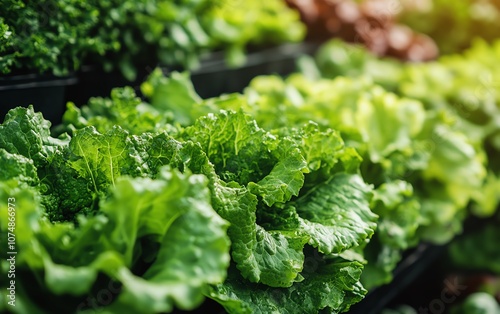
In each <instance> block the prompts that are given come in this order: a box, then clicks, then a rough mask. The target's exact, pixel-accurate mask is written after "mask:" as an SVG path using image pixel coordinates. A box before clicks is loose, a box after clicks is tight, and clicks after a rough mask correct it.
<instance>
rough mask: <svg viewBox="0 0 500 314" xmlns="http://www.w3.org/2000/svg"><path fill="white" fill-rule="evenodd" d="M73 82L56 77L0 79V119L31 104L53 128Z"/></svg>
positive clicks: (57, 121) (71, 78)
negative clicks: (16, 109) (12, 110)
mask: <svg viewBox="0 0 500 314" xmlns="http://www.w3.org/2000/svg"><path fill="white" fill-rule="evenodd" d="M77 82H78V79H77V78H76V76H74V75H68V76H64V77H56V76H53V75H38V74H24V75H15V76H8V77H0V117H1V119H2V120H3V118H4V116H5V115H6V114H7V112H8V111H9V110H10V109H12V108H15V107H18V106H23V107H27V106H28V105H30V104H32V105H33V106H34V108H35V110H36V111H40V112H42V113H43V115H44V117H45V118H46V119H47V120H50V121H51V122H52V123H53V124H57V123H59V122H60V121H61V117H62V114H63V113H64V109H65V95H66V91H67V88H68V86H72V85H75V84H76V83H77Z"/></svg>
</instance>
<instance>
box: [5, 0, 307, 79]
mask: <svg viewBox="0 0 500 314" xmlns="http://www.w3.org/2000/svg"><path fill="white" fill-rule="evenodd" d="M0 11H1V12H5V14H4V15H3V16H2V19H1V20H0V35H1V36H0V43H2V46H1V47H2V48H0V49H1V50H0V72H1V73H4V74H6V73H10V72H11V71H14V72H15V71H18V72H19V71H35V72H37V73H45V72H47V73H53V74H55V75H65V74H68V73H69V72H71V71H75V70H78V69H80V68H81V66H82V64H84V63H97V64H99V65H102V67H103V68H104V69H105V70H107V71H109V70H112V69H114V68H117V67H118V68H119V69H120V70H121V72H122V73H123V75H124V76H125V77H126V78H127V79H129V80H133V79H135V77H136V75H137V70H138V68H146V67H148V66H156V65H157V64H162V65H164V66H169V67H170V66H171V67H184V68H194V67H196V66H197V65H198V63H199V60H200V58H201V57H202V55H203V54H205V53H206V52H209V51H214V50H226V51H227V52H228V53H227V56H228V60H229V61H230V62H229V63H230V64H231V65H239V64H241V62H243V61H244V52H245V49H246V47H247V46H248V45H250V44H256V45H258V44H261V45H262V44H277V43H282V42H287V41H299V40H301V39H302V37H303V35H304V29H303V26H302V24H301V23H300V21H299V17H298V13H296V12H294V11H292V10H291V9H289V8H287V7H286V6H285V4H284V3H282V2H281V1H279V0H271V1H260V2H258V3H257V2H248V1H241V3H233V2H231V1H220V0H185V1H170V0H140V1H117V0H105V1H97V0H92V1H80V0H64V1H54V0H43V1H36V2H28V3H25V2H22V1H19V0H6V1H2V3H1V4H0ZM278 14H279V16H280V18H279V19H278V18H277V16H278Z"/></svg>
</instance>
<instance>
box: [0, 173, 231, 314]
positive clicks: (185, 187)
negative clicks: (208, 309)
mask: <svg viewBox="0 0 500 314" xmlns="http://www.w3.org/2000/svg"><path fill="white" fill-rule="evenodd" d="M0 187H1V188H0V194H1V197H2V198H1V199H2V200H1V201H0V202H2V206H4V207H5V208H6V207H7V204H6V203H5V202H6V200H7V199H8V198H9V197H14V198H15V199H16V205H17V206H18V209H17V222H18V223H17V226H16V233H17V235H18V237H17V248H18V251H19V254H18V256H17V265H16V266H17V269H18V273H19V274H20V276H27V277H21V278H19V281H18V282H19V285H20V286H21V290H20V291H23V292H24V290H26V295H25V294H23V293H20V296H19V299H20V300H21V301H22V303H23V304H25V303H31V302H33V303H36V304H38V305H37V306H39V307H41V308H44V307H45V308H48V309H50V308H52V311H57V310H56V309H54V307H55V308H59V310H63V311H74V310H76V309H78V310H90V309H93V310H96V309H95V308H92V306H93V305H92V303H91V302H88V300H89V299H85V298H86V296H88V297H89V298H93V297H94V296H93V293H95V292H92V291H94V289H96V288H97V289H98V290H97V291H99V287H100V286H101V288H102V289H106V285H107V284H108V282H109V281H110V280H112V281H115V282H116V284H114V285H113V286H114V287H117V289H115V290H114V291H113V292H112V294H113V296H112V298H113V299H115V300H114V302H113V303H112V304H111V305H109V311H114V312H117V311H118V312H120V309H127V310H126V311H125V312H128V313H131V312H136V313H137V312H141V313H157V312H169V311H171V310H172V309H173V307H174V306H176V307H179V308H182V309H193V308H194V307H196V306H198V305H199V304H200V303H201V302H202V300H203V294H202V292H203V290H204V289H205V287H206V285H207V284H216V283H219V282H221V281H223V280H224V278H225V276H226V268H227V266H228V264H229V254H228V250H229V240H228V238H227V236H226V232H225V230H226V228H227V223H226V222H225V221H224V220H222V219H221V218H220V217H219V216H218V215H217V214H216V213H215V212H214V210H213V209H212V207H211V205H210V197H209V190H208V189H207V179H206V178H205V177H203V176H200V175H189V174H181V173H179V172H178V171H177V170H170V169H168V168H162V169H161V170H160V172H159V174H158V176H157V178H156V179H147V178H135V179H134V178H130V177H120V178H118V179H117V180H116V182H115V186H114V187H113V188H111V190H110V192H109V197H108V198H106V199H102V200H101V202H100V208H101V212H100V213H99V214H97V215H96V216H94V217H88V218H81V219H80V222H79V226H78V227H76V226H75V225H74V224H72V223H57V224H52V223H50V222H48V221H47V220H45V219H44V218H43V216H42V210H41V208H40V199H39V193H38V191H36V190H35V189H33V188H29V187H27V186H24V185H18V183H17V182H16V181H15V180H11V181H5V182H2V183H0ZM2 213H3V214H2V216H1V218H2V219H1V220H2V227H1V228H2V237H5V235H6V232H7V230H6V226H7V224H6V223H5V222H6V220H7V214H6V211H2ZM151 247H157V250H153V252H151V251H148V250H151ZM154 251H157V253H154ZM151 254H153V256H155V257H154V258H153V259H152V261H145V259H146V257H147V256H148V255H151ZM2 260H3V261H2V264H3V267H4V266H5V259H4V258H3V259H2ZM141 261H142V262H141ZM144 263H145V264H144ZM138 265H139V266H140V265H147V266H146V267H145V270H144V271H145V272H144V274H143V275H142V277H139V276H138V275H137V274H135V271H137V270H138V269H137V267H139V266H138ZM134 269H135V271H134ZM100 274H104V275H106V277H107V278H108V281H107V282H105V286H104V287H102V281H101V280H100V279H99V278H100V276H101V275H100ZM30 275H34V276H36V277H38V278H39V281H38V282H37V284H36V285H34V286H31V285H30V284H28V282H29V279H28V278H30V277H29V276H30ZM23 278H24V279H23ZM120 286H121V288H120ZM48 292H50V293H52V295H50V294H49V299H48V300H50V297H52V296H53V295H60V294H70V295H72V296H71V297H70V298H68V300H67V303H64V302H58V304H57V305H54V304H50V303H49V302H48V300H43V299H40V297H38V298H34V299H33V300H31V298H32V294H33V293H42V294H43V295H45V294H47V293H48ZM28 300H29V301H28ZM20 303H21V302H20ZM100 305H107V303H106V304H100ZM26 306H28V305H26ZM30 306H31V305H30ZM22 308H23V307H21V309H22ZM19 313H22V310H21V312H19Z"/></svg>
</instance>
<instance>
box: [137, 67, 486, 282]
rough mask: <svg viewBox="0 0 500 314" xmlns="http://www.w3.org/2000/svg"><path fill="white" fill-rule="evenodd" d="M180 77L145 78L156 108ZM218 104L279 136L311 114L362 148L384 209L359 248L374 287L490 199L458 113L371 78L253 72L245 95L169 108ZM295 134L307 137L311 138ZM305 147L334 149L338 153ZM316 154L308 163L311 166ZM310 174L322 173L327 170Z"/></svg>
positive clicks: (479, 155)
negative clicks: (411, 252)
mask: <svg viewBox="0 0 500 314" xmlns="http://www.w3.org/2000/svg"><path fill="white" fill-rule="evenodd" d="M175 80H177V79H176V78H175V77H174V76H173V77H171V78H164V77H161V74H160V73H159V72H154V73H153V74H152V76H151V77H150V79H149V80H148V81H147V82H146V83H144V85H143V91H144V92H145V94H146V95H147V96H148V97H150V99H151V100H152V105H153V106H154V107H157V108H166V107H168V104H166V102H163V101H158V99H159V97H158V95H164V94H165V91H166V90H168V88H169V86H171V85H172V83H173V81H175ZM187 86H189V85H187ZM186 89H187V90H189V88H186ZM220 108H224V109H233V110H240V109H242V110H244V111H245V112H248V113H250V114H251V115H252V117H254V118H255V119H256V120H257V122H258V123H259V125H260V126H262V127H263V128H264V129H267V130H271V133H273V134H282V133H283V132H285V133H286V130H288V129H290V126H300V125H304V124H306V123H308V121H315V122H316V123H318V126H317V127H318V128H319V130H323V131H324V130H326V129H328V128H334V129H336V130H339V131H340V133H341V134H342V138H343V139H344V140H345V142H346V146H347V147H351V148H355V149H356V150H357V151H358V152H359V153H360V155H361V157H362V162H361V165H360V169H361V173H362V175H363V177H364V179H365V180H367V181H368V182H370V183H372V184H374V186H375V187H376V189H375V193H374V198H373V199H372V201H371V208H372V210H373V211H374V212H375V213H377V214H378V215H379V216H380V219H379V222H378V230H377V232H376V234H375V236H374V239H373V240H372V241H371V242H370V243H369V244H368V245H367V246H366V248H364V249H363V253H364V255H365V258H366V259H367V260H368V264H367V265H366V268H367V271H366V272H364V273H363V277H364V283H365V285H366V286H367V287H368V288H371V287H375V286H377V285H380V284H382V283H385V282H388V281H389V280H390V279H391V272H392V270H393V269H394V267H395V266H396V264H397V262H398V261H399V260H400V258H401V254H402V252H403V250H406V249H408V248H409V247H412V246H414V245H416V244H417V243H419V241H422V240H425V241H432V242H436V243H444V242H447V241H449V240H450V239H451V238H452V237H453V236H454V235H455V234H457V233H458V232H460V230H461V227H462V221H463V219H464V218H465V215H466V210H465V208H466V206H467V204H468V203H469V202H470V201H471V200H472V199H478V197H484V196H483V195H482V194H481V192H480V191H481V188H482V187H488V186H489V180H490V177H487V176H486V170H485V166H484V164H485V158H484V151H483V150H482V149H480V148H479V147H477V146H476V145H474V141H472V140H470V139H469V138H468V137H467V136H465V135H464V134H463V133H462V132H461V128H460V125H459V124H457V123H455V119H454V118H455V116H454V115H453V114H452V113H450V112H447V111H443V110H438V109H426V108H425V106H424V105H423V104H422V103H421V102H419V101H416V100H412V99H410V98H400V97H398V96H396V95H395V94H392V93H390V92H387V91H386V90H384V89H383V88H382V87H380V86H377V85H375V84H374V83H372V82H371V81H370V79H368V78H365V79H361V80H353V79H349V78H340V77H339V78H337V79H334V80H330V79H314V80H311V79H308V78H306V77H305V76H304V75H300V74H294V75H292V76H290V77H289V78H287V79H282V78H279V77H277V76H263V77H258V78H255V79H254V80H253V81H252V82H251V83H250V85H249V87H248V88H247V89H246V90H245V92H244V94H232V95H225V96H221V97H217V98H214V99H208V100H205V101H203V102H202V103H200V102H199V101H197V100H195V99H192V100H191V101H190V102H185V103H184V104H183V107H182V109H180V108H179V109H178V107H176V106H173V107H172V111H173V112H174V115H177V116H179V117H181V119H182V121H186V122H187V123H192V122H191V121H192V120H193V119H196V117H198V116H200V115H204V114H205V113H206V112H207V111H213V112H216V111H217V110H219V109H220ZM280 128H281V129H282V130H285V131H280ZM329 137H330V138H331V136H329ZM296 139H300V141H302V142H306V141H307V136H305V134H302V135H299V136H297V137H296ZM311 140H312V139H311ZM335 145H336V144H335V143H334V142H331V143H329V144H325V145H322V147H335ZM306 151H307V152H314V153H319V154H323V153H324V154H327V155H335V151H326V150H322V151H318V150H315V149H311V148H308V149H306ZM314 153H313V154H314ZM311 157H312V158H311V162H310V163H309V165H310V167H315V161H314V159H313V158H314V157H313V155H311ZM311 175H313V176H314V177H315V178H318V175H319V176H321V172H320V173H318V174H314V173H312V174H311ZM312 182H313V183H312V184H313V185H314V184H316V183H315V181H314V180H313V181H312ZM307 185H308V182H307V179H306V182H305V186H307ZM487 193H493V192H491V191H490V192H487ZM363 246H364V245H363ZM361 260H362V259H361Z"/></svg>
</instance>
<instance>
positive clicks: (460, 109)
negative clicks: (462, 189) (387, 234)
mask: <svg viewBox="0 0 500 314" xmlns="http://www.w3.org/2000/svg"><path fill="white" fill-rule="evenodd" d="M499 57H500V41H495V42H492V43H490V44H488V43H486V42H485V41H483V40H476V41H474V42H473V44H472V47H471V48H469V49H468V50H466V51H465V52H464V53H462V54H457V55H448V56H443V57H441V58H440V59H439V60H437V61H434V62H429V63H421V64H404V63H400V62H398V61H395V60H391V59H378V58H376V57H374V56H372V55H371V54H370V53H369V52H368V51H366V50H365V49H362V48H361V47H358V46H352V45H349V44H346V43H342V42H340V41H331V42H329V43H327V44H325V45H324V46H323V47H322V48H321V49H320V51H319V52H318V53H317V55H316V56H315V58H314V59H311V58H303V59H302V60H301V62H300V67H301V71H302V72H303V73H304V74H305V75H306V76H308V77H309V78H313V79H317V78H319V77H326V78H334V77H337V76H349V77H352V78H359V77H368V78H369V79H371V80H373V81H374V82H375V83H376V84H380V85H382V86H384V87H385V88H386V89H388V90H390V91H393V92H394V93H396V94H398V95H400V96H404V97H408V98H412V99H417V100H419V101H421V102H422V103H423V104H424V106H425V107H426V109H429V110H438V111H444V112H447V114H448V115H451V119H453V120H454V121H455V122H454V123H455V125H456V126H457V128H458V129H459V130H461V131H462V132H463V133H464V134H467V137H468V138H469V141H470V142H471V143H472V144H473V145H474V146H475V148H476V149H477V150H479V151H483V150H484V153H485V154H486V156H487V161H488V163H487V165H488V179H487V182H486V184H485V185H484V187H483V188H482V191H484V193H476V195H475V197H474V200H475V204H473V205H472V206H471V207H470V209H471V211H472V213H473V214H475V215H478V216H481V217H484V216H491V215H492V214H493V213H494V212H495V211H496V209H497V207H498V204H499V201H500V199H499V197H498V195H500V193H498V191H500V185H499V183H500V180H499V179H498V177H499V173H500V164H499V163H498V158H496V156H497V155H498V153H499V152H500V145H499V143H500V141H499V136H500V105H499V103H500V92H499V91H500V89H499V87H500V85H499V82H500V76H499V74H498V73H500V69H499V66H498V62H497V61H496V60H498V58H499ZM484 153H483V154H484Z"/></svg>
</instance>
